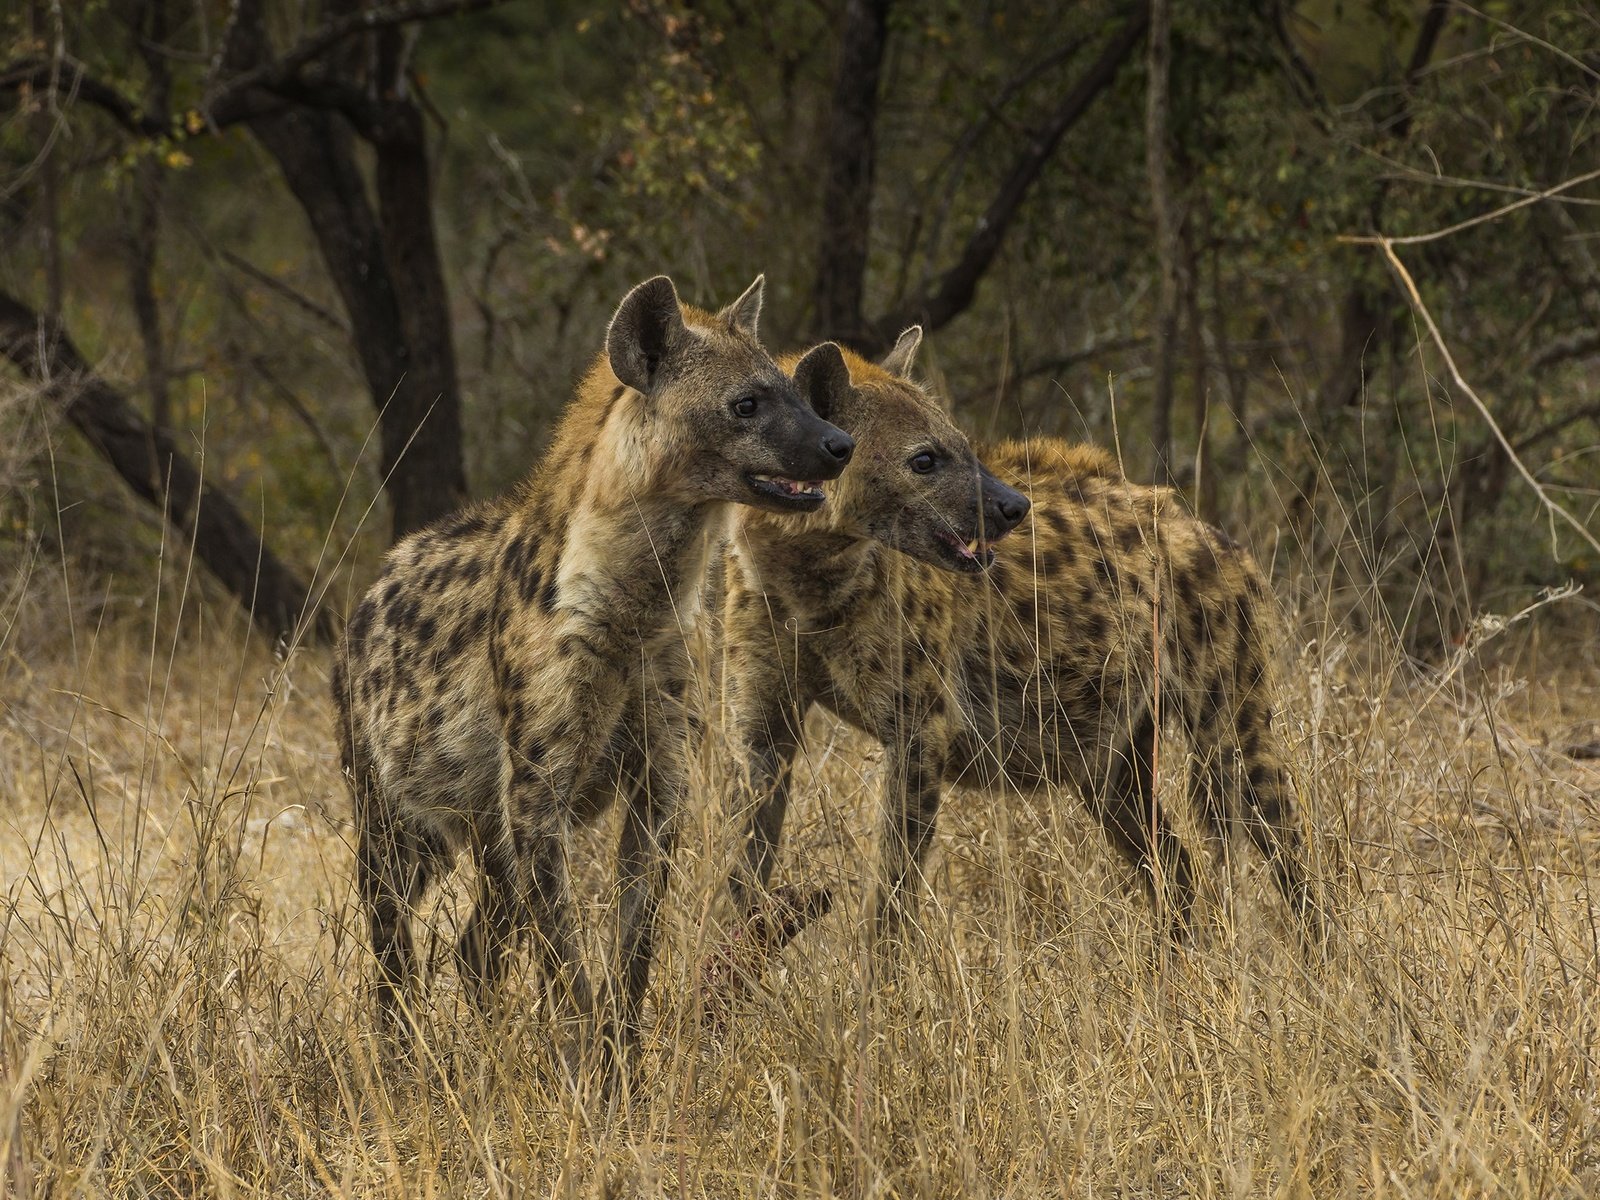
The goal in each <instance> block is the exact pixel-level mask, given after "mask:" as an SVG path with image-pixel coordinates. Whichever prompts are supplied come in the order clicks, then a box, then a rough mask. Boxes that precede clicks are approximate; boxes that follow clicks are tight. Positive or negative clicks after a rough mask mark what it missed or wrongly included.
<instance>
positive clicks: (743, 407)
mask: <svg viewBox="0 0 1600 1200" xmlns="http://www.w3.org/2000/svg"><path fill="white" fill-rule="evenodd" d="M733 411H734V412H736V413H738V414H739V415H740V416H741V417H753V416H755V415H756V398H755V397H754V396H740V397H739V398H738V399H737V400H735V401H734V402H733Z"/></svg>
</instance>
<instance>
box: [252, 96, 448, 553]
mask: <svg viewBox="0 0 1600 1200" xmlns="http://www.w3.org/2000/svg"><path fill="white" fill-rule="evenodd" d="M250 131H251V133H252V134H254V135H255V137H256V139H257V140H258V141H260V142H261V144H262V145H263V146H264V147H265V148H266V150H267V152H268V153H269V154H271V155H272V157H273V159H274V160H275V161H276V162H277V164H278V168H279V170H281V171H282V172H283V177H284V180H285V181H286V182H287V183H288V185H289V190H290V191H292V192H293V193H294V196H295V199H296V200H298V201H299V202H300V207H301V208H302V209H303V210H304V211H305V214H306V218H307V220H308V221H309V222H310V224H311V231H312V234H313V236H315V238H316V240H317V245H318V248H319V249H320V250H321V251H322V257H323V261H324V263H325V264H326V265H327V268H328V274H329V275H330V276H331V278H332V279H333V283H334V286H335V287H336V288H337V289H338V292H339V296H340V299H341V300H342V301H343V302H344V309H345V313H346V314H347V315H348V317H349V319H350V329H351V333H352V338H353V341H354V344H355V350H356V356H357V358H358V360H359V361H360V363H361V370H362V373H363V375H365V377H366V380H367V388H368V391H369V392H370V394H371V396H372V402H373V404H374V405H375V406H376V407H377V409H378V422H379V440H380V449H379V465H380V468H381V470H382V471H383V477H384V480H385V481H386V483H385V486H386V487H387V490H388V493H389V499H390V504H391V506H392V512H393V522H394V524H393V529H394V537H395V539H396V540H399V539H400V538H402V537H404V536H405V535H406V534H407V533H410V532H411V531H412V530H414V529H419V528H421V527H422V526H424V525H426V524H428V523H429V522H431V521H434V520H437V519H438V518H439V517H441V516H444V515H445V514H446V513H448V512H450V511H451V510H452V509H454V508H457V507H458V506H459V505H460V504H461V503H462V501H463V500H464V499H465V497H466V490H467V489H466V472H465V470H464V468H463V466H462V460H461V421H460V397H459V393H458V389H457V387H456V381H455V356H454V351H453V350H452V349H451V348H450V331H449V329H450V327H449V313H448V311H447V310H444V309H443V308H442V301H443V292H444V283H443V272H442V271H441V270H440V269H439V266H438V257H437V246H436V245H435V244H434V241H433V234H432V227H433V214H432V210H431V207H430V206H429V205H430V197H429V194H428V192H427V191H426V190H424V191H422V193H421V194H420V196H418V195H417V194H416V192H415V191H414V190H410V189H414V188H415V187H416V186H419V185H421V186H424V188H425V184H426V178H427V166H426V156H425V154H424V153H423V152H422V150H421V148H420V146H413V147H412V148H411V150H410V151H409V152H407V151H405V150H402V149H395V148H392V147H391V148H387V149H386V150H385V152H384V153H383V154H382V155H381V156H380V167H379V174H380V176H382V177H383V178H384V180H385V185H384V196H385V199H386V201H387V212H386V215H388V216H389V217H390V218H391V219H392V220H394V221H395V222H396V225H397V228H396V229H393V230H385V229H384V228H383V227H382V226H381V225H380V224H379V220H378V217H377V216H376V215H375V214H374V212H373V210H372V205H371V202H370V201H369V200H368V197H367V191H366V185H365V182H364V181H363V180H362V178H361V172H360V169H359V167H358V166H357V164H356V158H355V146H354V143H353V139H352V137H351V135H350V130H349V127H348V126H347V125H346V123H345V121H344V118H342V117H340V116H338V115H337V114H335V113H330V112H325V111H322V110H319V109H310V108H297V109H292V110H290V111H288V112H284V113H279V114H275V115H273V116H269V117H258V118H256V119H254V120H252V121H251V122H250ZM417 132H418V134H419V136H420V121H419V129H418V131H417ZM397 160H401V161H399V162H397ZM406 160H408V161H406ZM407 194H409V195H412V196H413V197H414V198H415V207H414V208H413V209H411V210H410V211H409V212H408V211H406V204H405V201H404V199H403V197H404V196H405V195H407ZM423 228H425V229H426V231H427V232H426V235H423V234H422V233H421V232H420V230H421V229H423ZM386 233H387V234H388V235H389V236H387V237H386ZM430 253H431V261H418V260H420V259H425V258H428V257H429V256H430ZM413 256H414V257H413ZM397 266H398V267H399V268H400V273H399V275H398V276H397V273H396V270H395V268H396V267H397ZM401 280H403V281H405V282H406V283H409V284H411V285H412V286H413V290H412V291H411V292H409V293H405V294H404V300H402V294H401V293H400V292H399V289H398V287H397V284H398V283H399V282H400V281H401ZM414 335H415V336H416V337H417V338H418V340H417V341H415V342H414V341H413V336H414Z"/></svg>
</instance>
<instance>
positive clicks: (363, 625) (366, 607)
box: [348, 600, 372, 642]
mask: <svg viewBox="0 0 1600 1200" xmlns="http://www.w3.org/2000/svg"><path fill="white" fill-rule="evenodd" d="M371 628H372V602H371V601H370V600H363V601H362V602H361V603H360V604H358V605H356V612H355V616H353V617H351V618H350V628H349V630H348V634H349V638H350V641H351V642H360V641H362V640H363V639H364V638H365V637H366V636H367V630H369V629H371Z"/></svg>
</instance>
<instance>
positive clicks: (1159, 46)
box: [1144, 0, 1179, 483]
mask: <svg viewBox="0 0 1600 1200" xmlns="http://www.w3.org/2000/svg"><path fill="white" fill-rule="evenodd" d="M1145 66H1146V69H1147V73H1148V80H1147V83H1146V87H1145V115H1144V165H1145V176H1146V178H1147V179H1148V180H1149V185H1150V217H1151V223H1152V224H1153V225H1154V226H1155V230H1154V232H1155V243H1156V264H1157V270H1158V272H1159V279H1158V284H1157V289H1156V341H1155V351H1156V361H1155V381H1154V382H1155V390H1154V392H1153V394H1152V395H1151V412H1150V441H1151V445H1152V449H1153V450H1154V452H1155V459H1154V464H1153V468H1154V473H1153V475H1152V476H1151V477H1152V478H1153V479H1154V480H1155V482H1157V483H1171V482H1172V377H1173V374H1174V373H1175V369H1176V365H1177V357H1178V224H1179V216H1178V212H1177V209H1176V207H1175V205H1174V202H1173V199H1172V183H1171V180H1170V178H1169V175H1168V171H1167V154H1168V152H1167V136H1168V135H1167V123H1168V115H1169V114H1168V107H1169V91H1168V81H1169V77H1170V75H1171V70H1172V10H1171V8H1170V6H1169V4H1168V0H1151V4H1150V36H1149V40H1148V43H1147V45H1146V52H1145Z"/></svg>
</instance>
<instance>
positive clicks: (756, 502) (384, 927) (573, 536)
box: [333, 277, 854, 1049]
mask: <svg viewBox="0 0 1600 1200" xmlns="http://www.w3.org/2000/svg"><path fill="white" fill-rule="evenodd" d="M761 292H762V281H761V280H759V279H758V280H757V281H756V282H755V283H754V284H753V285H752V286H751V287H750V289H749V290H748V291H747V292H745V294H744V295H743V296H741V297H740V298H739V299H738V300H736V301H735V302H734V303H733V304H731V305H730V306H729V307H728V308H726V309H724V310H723V311H721V312H720V313H717V314H715V315H712V314H710V313H706V312H702V311H700V310H698V309H695V308H691V307H689V306H688V305H683V304H680V302H679V299H678V295H677V292H676V291H675V289H674V288H673V285H672V282H671V281H670V280H669V279H667V278H665V277H658V278H656V279H652V280H650V281H649V282H647V283H643V284H640V285H639V286H638V287H636V288H635V289H633V291H631V292H630V293H629V294H628V296H627V298H626V299H624V300H623V301H622V304H621V306H620V307H619V308H618V309H617V311H616V314H615V316H614V317H613V318H612V320H611V324H610V327H609V329H608V331H607V334H606V343H605V350H604V352H603V353H602V354H600V355H599V357H598V358H597V359H596V360H595V363H594V365H593V367H592V368H591V369H590V370H589V372H588V374H587V375H586V376H585V377H584V379H583V381H582V383H581V384H580V385H579V387H578V392H577V396H576V398H575V399H574V400H573V401H572V403H571V404H570V405H569V407H568V408H567V410H566V414H565V416H564V418H563V419H562V421H561V424H560V426H559V429H558V431H557V433H556V435H555V438H554V441H553V443H552V445H551V448H550V450H549V451H548V453H547V454H546V455H545V457H544V459H543V460H542V461H541V462H540V464H539V465H538V467H537V468H536V469H535V470H534V472H533V473H532V474H531V475H530V476H529V477H528V479H527V480H525V481H524V482H523V483H522V484H521V485H520V486H519V487H517V488H515V489H514V490H513V491H511V492H510V493H509V494H507V495H505V496H503V497H501V498H500V499H497V500H493V501H490V502H488V503H485V504H479V505H476V506H474V507H470V508H467V509H465V510H463V511H462V512H460V513H458V514H456V515H455V516H453V517H450V518H448V519H446V520H444V521H441V522H440V523H438V524H436V525H434V526H432V527H431V528H428V529H425V530H422V531H421V532H419V533H416V534H414V535H413V536H411V537H409V538H407V539H406V540H404V541H403V542H401V543H400V544H399V545H397V546H395V547H394V549H393V550H391V551H390V552H389V556H388V559H387V561H386V563H385V565H384V568H383V573H382V576H381V577H380V578H379V579H378V581H377V582H376V583H375V584H373V586H372V588H371V590H370V591H368V592H367V594H366V596H365V598H364V599H363V600H362V601H361V603H360V605H359V606H358V607H357V608H356V610H355V613H354V615H353V616H352V618H351V620H350V622H349V627H348V631H347V635H346V638H345V642H344V645H343V647H342V648H341V650H340V653H339V655H338V660H337V665H336V668H335V672H334V678H333V692H334V698H335V701H336V703H337V706H338V728H339V742H340V748H341V751H342V753H343V760H344V769H345V774H346V776H347V777H348V779H349V783H350V787H351V790H352V793H353V797H354V801H355V814H356V825H357V830H358V834H359V846H358V849H357V861H356V874H357V879H358V882H359V892H360V897H361V901H362V903H363V905H364V907H365V910H366V915H367V918H368V921H369V924H370V930H371V937H372V949H373V953H374V955H375V957H376V961H377V979H378V1000H379V1006H380V1011H381V1012H383V1013H384V1014H385V1016H386V1019H387V1020H388V1021H390V1022H392V1021H393V1020H394V1019H395V1017H396V1014H397V1012H398V1009H397V1004H398V1001H399V999H400V996H401V994H402V990H403V988H404V987H405V985H406V984H407V982H408V981H409V979H410V977H411V976H412V975H413V974H414V971H415V964H414V951H413V944H412V937H411V932H410V917H411V913H412V910H413V907H414V905H415V904H416V902H417V900H418V898H419V897H420V896H421V895H422V893H423V891H424V890H425V889H426V888H427V886H428V884H429V882H430V880H432V879H434V878H435V876H436V875H437V874H439V872H440V871H441V869H443V868H445V867H447V866H448V864H450V863H451V861H452V860H453V857H454V854H455V852H456V851H457V850H458V849H460V848H462V847H465V848H467V849H468V850H469V851H470V854H471V857H472V859H473V860H474V862H475V864H476V867H477V872H478V892H477V898H476V906H475V908H474V910H473V912H472V914H471V916H470V918H469V919H468V920H467V922H466V924H465V927H464V930H463V932H462V934H461V936H460V940H459V942H458V945H457V955H456V957H457V962H458V966H459V970H460V973H461V976H462V979H463V983H464V985H465V987H466V990H467V991H468V993H469V994H470V995H471V996H472V998H473V999H474V1000H475V1001H476V1002H477V1003H478V1004H479V1005H480V1006H481V1005H486V1004H487V1003H488V1002H489V1001H490V999H491V997H492V996H493V994H494V991H495V987H496V985H497V984H498V983H499V981H500V980H501V978H502V976H503V975H504V974H505V971H506V967H507V960H508V957H509V956H510V955H511V953H512V952H513V951H514V949H515V948H516V947H517V945H518V943H519V942H520V941H521V940H522V938H523V935H525V934H526V933H528V932H530V931H531V932H533V933H534V934H535V936H536V939H537V943H538V949H539V952H540V958H541V960H542V965H543V968H544V973H545V978H546V981H547V986H550V987H551V988H552V995H553V997H554V999H555V1000H556V1002H557V1003H558V1007H562V1008H566V1009H569V1010H572V1009H575V1010H577V1011H580V1012H587V1011H590V1010H594V1009H596V1008H597V1007H598V1008H600V1009H601V1010H602V1019H603V1021H604V1022H605V1023H606V1024H607V1025H608V1026H610V1027H612V1028H616V1027H617V1026H620V1029H619V1031H618V1032H619V1036H620V1044H621V1046H622V1048H624V1049H626V1048H627V1046H628V1044H629V1042H630V1040H631V1038H632V1037H633V1036H634V1034H633V1030H634V1028H635V1023H636V1018H637V1014H638V1009H639V1004H640V1001H641V998H642V995H643V993H644V989H645V985H646V982H647V977H648V974H649V969H650V960H651V954H652V948H653V940H654V922H655V917H656V911H657V908H658V906H659V903H660V899H661V896H662V891H663V888H664V887H665V882H666V871H667V856H668V854H669V853H670V845H671V834H672V825H673V817H674V812H675V810H676V809H677V807H678V804H679V799H680V796H681V794H682V792H683V771H684V753H685V740H686V717H685V714H684V710H683V702H682V698H683V693H684V688H685V680H686V676H687V670H688V664H687V658H686V652H685V635H686V627H687V625H688V623H689V622H691V621H693V620H694V616H695V608H696V600H697V595H698V591H699V588H700V585H701V583H702V579H703V575H704V572H705V568H706V565H707V559H708V555H709V553H710V547H711V546H712V545H714V544H715V542H716V539H717V538H718V537H720V536H721V535H723V533H724V531H725V526H726V516H727V513H728V511H729V508H730V506H731V505H733V504H745V505H750V506H753V507H758V508H761V509H762V510H763V511H767V512H770V513H772V514H773V515H774V516H777V517H780V519H781V517H782V516H783V515H784V514H795V513H806V512H813V511H815V510H816V509H818V508H819V507H821V506H822V504H823V499H824V496H823V489H822V483H821V481H824V480H830V479H833V478H835V477H837V476H838V474H839V472H840V471H841V470H843V468H844V466H845V464H846V463H847V462H848V461H849V459H850V456H851V452H852V450H853V448H854V442H853V441H852V439H851V438H850V437H849V435H847V434H845V433H843V432H842V431H840V430H839V429H838V428H836V427H835V426H833V425H831V424H829V423H828V422H827V421H826V420H824V419H823V418H822V417H821V416H819V415H818V413H819V412H826V411H827V409H828V406H829V404H830V403H831V398H832V395H833V394H835V393H838V392H841V391H842V390H847V389H848V374H847V372H846V369H845V366H844V362H843V360H842V359H841V357H840V353H839V350H838V349H837V347H834V346H831V345H828V346H823V347H819V348H818V349H817V350H815V351H813V352H812V353H810V354H808V355H806V356H805V357H804V358H803V359H802V360H801V361H800V362H799V363H798V364H796V365H795V366H794V367H793V369H792V371H791V372H789V373H785V372H784V371H781V370H779V369H778V367H777V366H776V365H775V364H774V362H773V360H772V359H771V358H770V357H769V356H768V354H767V353H766V351H765V350H763V349H762V347H761V344H760V342H759V341H758V340H757V337H756V323H757V317H758V315H759V312H760V305H761ZM618 791H620V792H621V793H622V794H623V795H624V796H625V797H626V805H627V808H626V813H625V816H624V821H623V829H622V838H621V844H620V846H619V848H618V852H617V877H618V878H617V897H618V927H619V933H618V945H617V951H616V954H617V963H616V970H615V972H614V978H615V979H616V980H617V984H616V988H617V990H618V992H619V993H620V995H618V996H616V997H615V999H613V998H611V997H610V996H607V997H606V998H605V999H604V1000H603V1001H602V1002H601V1004H600V1005H598V1006H597V1005H596V1004H595V998H594V997H593V996H592V995H591V992H590V988H589V985H588V982H587V980H586V979H585V976H584V972H583V969H582V967H581V965H580V964H579V961H578V956H577V953H576V946H575V929H574V916H573V907H572V900H571V896H570V890H569V884H568V880H567V875H566V867H565V858H566V846H565V842H566V838H567V833H568V831H569V830H570V829H571V828H572V827H573V826H575V825H579V824H582V823H585V822H589V821H592V820H594V819H595V818H596V817H597V816H599V814H600V813H602V812H603V811H604V810H605V809H606V808H607V807H608V806H609V804H610V802H611V800H612V798H613V797H614V795H615V794H616V793H617V792H618ZM613 1023H615V1024H613Z"/></svg>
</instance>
